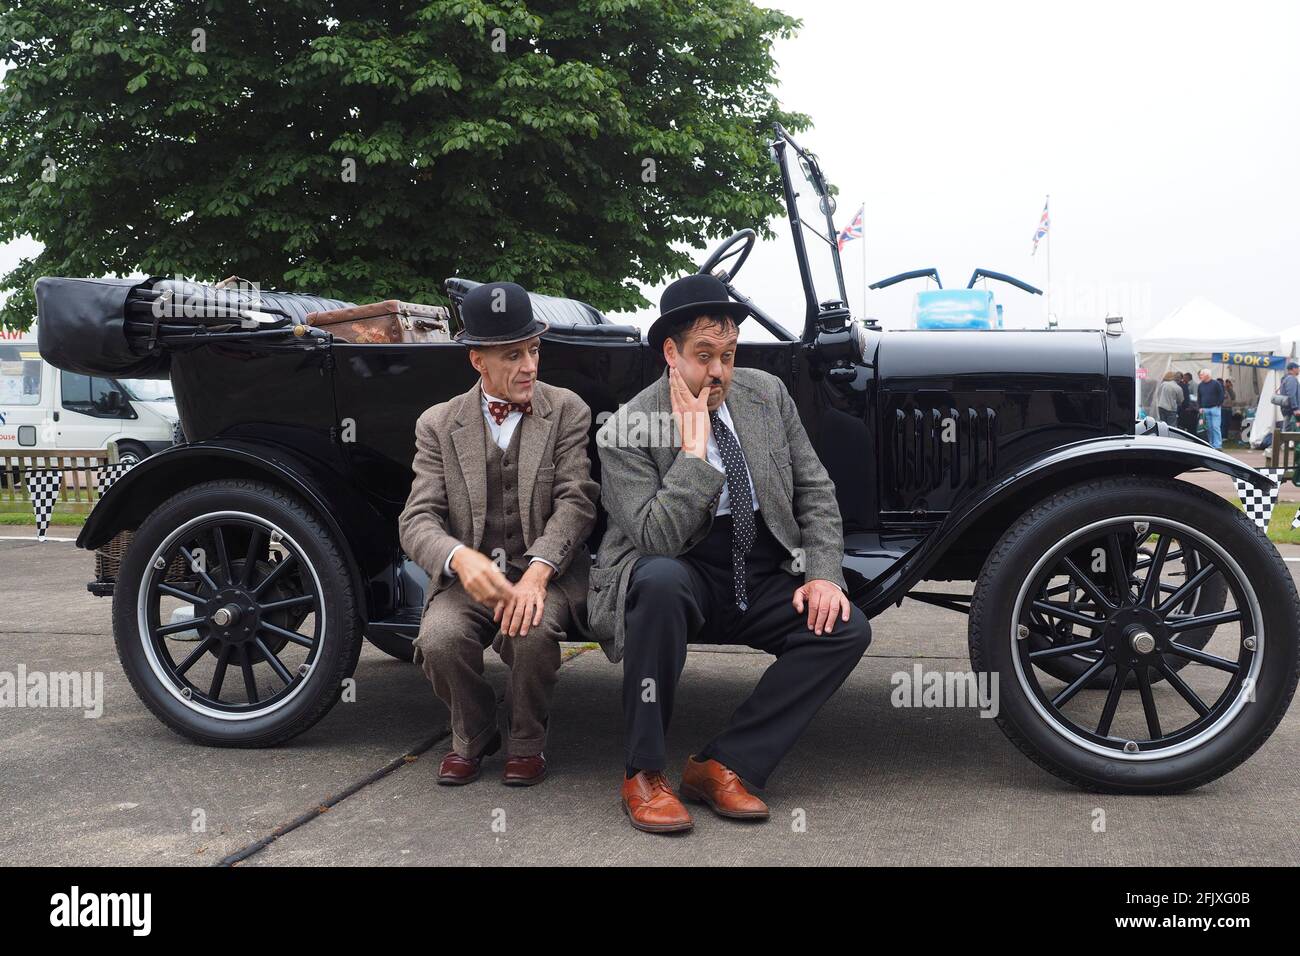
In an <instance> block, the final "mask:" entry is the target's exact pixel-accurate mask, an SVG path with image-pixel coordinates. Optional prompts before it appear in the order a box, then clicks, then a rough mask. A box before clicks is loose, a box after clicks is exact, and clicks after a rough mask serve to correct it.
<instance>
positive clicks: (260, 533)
mask: <svg viewBox="0 0 1300 956" xmlns="http://www.w3.org/2000/svg"><path fill="white" fill-rule="evenodd" d="M236 555H238V557H236ZM176 558H180V559H181V562H182V564H183V566H184V567H185V568H186V570H187V572H188V573H187V576H186V578H185V579H184V580H182V581H179V582H175V583H169V582H168V581H167V580H166V578H167V570H168V568H169V567H170V566H171V565H172V564H173V563H174V561H175V559H176ZM139 608H140V615H141V622H140V628H141V633H142V634H146V633H147V634H148V641H147V643H146V654H147V656H148V657H149V662H150V664H151V665H152V666H154V667H155V670H156V673H157V676H158V677H159V679H160V680H162V681H165V682H166V683H167V684H168V686H170V687H172V688H174V689H175V690H176V692H177V693H179V694H180V695H181V697H182V699H184V700H185V701H187V702H189V703H190V704H191V705H192V706H194V707H195V708H201V709H203V710H206V711H210V712H212V713H214V714H231V715H234V714H239V713H247V712H259V713H270V712H271V711H272V710H274V709H275V708H278V707H280V706H282V705H283V704H284V703H286V702H287V701H288V700H290V699H291V698H292V697H293V695H294V694H295V693H296V692H297V691H298V690H299V689H300V688H301V687H302V686H303V685H304V684H305V683H306V678H307V677H308V675H309V674H310V673H311V668H312V666H313V665H314V664H315V663H316V660H317V658H318V656H319V653H320V647H321V634H322V632H323V630H324V625H325V624H326V623H327V622H326V620H325V615H324V608H323V605H322V602H321V591H320V582H319V580H318V579H317V578H316V575H315V573H314V571H313V569H312V567H311V564H310V563H309V562H308V561H307V559H306V558H305V556H304V555H303V552H302V550H301V547H300V546H299V545H298V544H297V542H295V541H293V540H292V539H291V538H289V537H287V536H286V535H285V534H284V532H282V531H281V530H280V529H279V528H278V527H276V526H275V525H273V524H272V523H271V522H269V521H267V520H266V519H264V518H261V517H258V516H255V515H245V514H239V513H236V512H218V513H216V514H211V515H205V516H201V517H198V518H195V519H192V520H191V521H189V522H187V523H186V524H185V525H183V526H181V527H180V528H178V529H177V530H176V531H175V532H173V534H172V535H170V536H169V537H168V539H167V540H166V541H165V542H164V543H163V545H162V546H161V547H160V548H159V549H158V556H157V557H156V558H155V559H154V561H153V563H152V564H151V565H150V567H149V569H148V572H147V577H146V579H145V582H144V585H143V587H141V589H140V595H139ZM179 639H185V640H179ZM182 655H183V656H182ZM268 672H269V673H268Z"/></svg>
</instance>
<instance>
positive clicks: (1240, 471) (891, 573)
mask: <svg viewBox="0 0 1300 956" xmlns="http://www.w3.org/2000/svg"><path fill="white" fill-rule="evenodd" d="M1194 468H1207V469H1210V470H1212V471H1217V472H1221V473H1222V474H1225V475H1228V476H1229V477H1231V478H1239V479H1241V480H1243V481H1247V482H1250V483H1251V484H1252V485H1255V486H1256V487H1257V488H1260V489H1262V490H1264V491H1271V490H1272V489H1273V488H1274V486H1275V485H1276V484H1277V483H1276V482H1275V481H1273V480H1272V479H1271V478H1269V477H1268V476H1267V475H1265V474H1263V473H1261V472H1259V471H1256V470H1255V469H1254V468H1251V467H1249V466H1248V465H1243V464H1242V463H1241V462H1240V461H1238V460H1237V459H1235V458H1233V457H1232V456H1231V455H1228V454H1226V453H1224V452H1222V451H1219V450H1217V449H1215V448H1212V447H1210V446H1209V445H1206V444H1202V443H1200V442H1192V441H1188V440H1187V439H1183V438H1178V437H1174V436H1168V437H1166V436H1162V435H1157V434H1154V433H1152V434H1149V435H1117V436H1108V437H1104V438H1091V439H1086V440H1084V441H1080V442H1072V443H1071V444H1068V445H1062V446H1061V447H1059V448H1056V449H1053V450H1052V451H1051V452H1049V453H1048V454H1045V455H1043V456H1042V457H1041V458H1037V459H1034V460H1033V461H1030V462H1027V463H1023V464H1021V465H1019V466H1017V467H1016V468H1015V469H1013V470H1012V471H1010V472H1008V473H1006V474H1004V475H1001V476H999V477H998V478H997V479H995V480H994V481H992V482H990V483H989V484H987V485H985V486H983V487H981V488H980V489H978V491H977V492H976V493H975V494H974V495H972V496H971V497H970V498H968V499H966V500H965V501H963V502H962V503H961V505H960V506H959V507H958V508H955V509H954V510H953V511H951V512H949V513H948V515H947V516H946V517H945V518H944V520H943V521H942V522H940V523H939V525H938V526H937V527H936V528H935V529H934V531H932V532H931V533H930V534H929V535H927V536H926V537H925V539H924V540H923V541H921V542H920V543H919V544H918V545H917V546H916V547H914V548H913V549H912V550H911V551H909V552H908V553H907V554H906V555H904V556H903V557H902V558H900V559H899V560H898V562H897V563H896V564H895V565H894V566H893V567H891V568H890V569H889V570H888V571H886V572H885V573H884V574H882V575H880V576H879V577H877V578H875V579H874V580H873V581H871V582H870V583H869V584H867V585H864V586H863V587H862V588H861V589H860V591H858V592H856V593H854V594H853V595H852V597H853V601H854V603H855V604H857V605H858V606H859V607H861V608H862V609H863V611H865V612H866V613H867V614H868V616H873V615H874V614H876V613H879V612H880V611H881V610H883V609H884V608H885V607H886V606H887V605H889V604H894V603H901V602H902V600H903V598H904V597H905V596H906V594H907V591H908V590H909V589H910V588H911V587H912V586H913V585H915V584H916V583H917V582H918V581H920V580H922V578H923V577H924V575H925V573H926V572H927V571H928V570H929V569H930V568H931V567H933V566H934V564H935V563H936V562H937V561H938V560H939V559H940V558H942V557H943V555H944V554H945V553H946V552H947V551H948V550H949V549H950V548H951V547H953V545H954V544H955V543H956V542H957V541H959V540H961V538H962V536H963V534H966V533H967V532H969V531H970V530H971V529H972V528H973V527H975V526H976V525H977V522H979V520H980V519H981V518H983V517H985V516H987V515H989V514H990V513H991V512H992V511H994V509H996V508H999V507H1001V506H1005V505H1008V504H1009V503H1010V502H1012V501H1013V500H1014V501H1015V502H1016V507H1017V508H1018V509H1019V510H1020V511H1025V510H1028V508H1029V507H1030V506H1031V505H1032V504H1033V503H1034V502H1036V501H1039V500H1041V499H1043V498H1045V497H1047V496H1049V495H1051V494H1054V493H1055V492H1056V491H1059V490H1060V489H1062V488H1065V487H1067V486H1069V485H1073V484H1077V483H1078V482H1081V481H1087V480H1089V479H1092V478H1101V477H1107V476H1113V475H1133V474H1137V475H1150V476H1151V477H1156V478H1173V477H1176V476H1177V475H1180V474H1183V473H1184V472H1187V471H1191V470H1192V469H1194ZM994 544H995V541H988V542H987V546H988V549H989V550H991V549H992V547H993V545H994Z"/></svg>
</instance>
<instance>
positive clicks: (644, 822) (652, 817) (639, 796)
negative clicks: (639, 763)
mask: <svg viewBox="0 0 1300 956" xmlns="http://www.w3.org/2000/svg"><path fill="white" fill-rule="evenodd" d="M623 812H624V813H626V814H627V818H628V820H629V821H631V823H632V826H634V827H636V828H637V829H638V830H645V831H646V832H647V833H680V832H682V831H683V830H689V829H690V828H691V827H693V826H695V824H694V823H693V822H691V815H690V813H688V812H687V810H686V808H685V807H684V806H682V802H681V801H680V800H678V799H677V794H675V793H673V788H672V787H671V786H669V785H668V779H667V778H666V777H665V776H664V775H663V771H660V770H642V771H640V772H639V773H637V775H636V776H635V777H631V778H628V777H626V776H624V778H623Z"/></svg>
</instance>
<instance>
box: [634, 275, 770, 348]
mask: <svg viewBox="0 0 1300 956" xmlns="http://www.w3.org/2000/svg"><path fill="white" fill-rule="evenodd" d="M750 314H751V313H750V311H749V306H747V305H743V304H741V303H739V302H734V301H732V300H731V299H730V298H729V297H728V296H727V287H726V286H725V285H724V284H723V282H722V280H721V279H719V278H717V277H716V276H711V275H692V276H682V277H681V278H680V279H678V280H676V281H675V282H672V283H670V284H669V286H668V288H666V289H664V294H663V295H661V296H660V297H659V318H657V319H655V321H654V325H652V326H650V331H649V332H647V333H646V341H648V342H649V343H650V347H651V348H652V349H654V350H655V351H658V350H659V349H661V348H663V347H664V339H666V338H668V336H670V335H672V334H673V333H674V332H676V331H677V330H678V329H679V328H680V327H681V326H683V325H689V324H690V323H691V322H694V321H695V320H696V319H698V318H699V317H700V316H702V315H729V316H731V318H732V319H733V320H735V322H736V324H737V325H739V324H740V323H741V320H743V319H744V318H745V317H746V316H748V315H750Z"/></svg>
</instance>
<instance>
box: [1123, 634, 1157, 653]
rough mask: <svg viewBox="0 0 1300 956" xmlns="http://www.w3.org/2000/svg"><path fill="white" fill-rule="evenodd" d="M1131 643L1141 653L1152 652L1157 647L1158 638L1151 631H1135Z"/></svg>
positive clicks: (1130, 639)
mask: <svg viewBox="0 0 1300 956" xmlns="http://www.w3.org/2000/svg"><path fill="white" fill-rule="evenodd" d="M1129 645H1130V646H1131V647H1132V648H1133V650H1134V651H1136V652H1137V653H1139V654H1150V653H1151V652H1152V651H1154V650H1155V649H1156V639H1155V637H1154V636H1152V634H1151V632H1150V631H1134V632H1133V636H1132V637H1130V638H1129Z"/></svg>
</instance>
